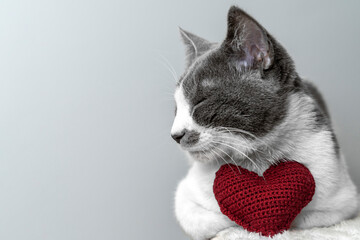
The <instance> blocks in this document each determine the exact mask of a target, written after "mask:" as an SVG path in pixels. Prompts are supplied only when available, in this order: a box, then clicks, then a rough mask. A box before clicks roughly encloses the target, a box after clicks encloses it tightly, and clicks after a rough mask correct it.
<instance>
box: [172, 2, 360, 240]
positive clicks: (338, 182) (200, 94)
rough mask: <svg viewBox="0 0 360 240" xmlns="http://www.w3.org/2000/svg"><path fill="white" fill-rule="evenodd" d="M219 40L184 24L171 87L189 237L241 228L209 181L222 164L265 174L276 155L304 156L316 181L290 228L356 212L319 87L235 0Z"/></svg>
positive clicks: (222, 238) (235, 232)
mask: <svg viewBox="0 0 360 240" xmlns="http://www.w3.org/2000/svg"><path fill="white" fill-rule="evenodd" d="M227 28H228V29H227V34H226V38H225V40H224V41H223V42H222V43H221V44H218V43H211V42H209V41H207V40H205V39H203V38H201V37H198V36H196V35H194V34H192V33H189V32H187V31H185V30H183V29H181V28H180V34H181V37H182V39H183V42H184V44H185V47H186V52H187V61H186V62H187V64H186V71H185V73H184V74H183V75H182V76H181V77H180V78H179V80H178V82H177V84H176V90H175V94H174V97H175V102H176V108H175V119H174V122H173V126H172V128H171V136H172V138H173V139H174V140H175V141H176V142H177V143H179V144H180V146H181V148H182V149H183V150H184V151H185V152H186V154H187V155H188V157H189V159H190V162H191V167H190V170H189V172H188V174H187V176H186V177H185V178H184V179H183V180H182V181H181V182H180V183H179V185H178V187H177V190H176V194H175V215H176V218H177V220H178V222H179V223H180V225H181V227H182V228H183V230H184V231H185V233H186V234H187V235H188V236H189V237H190V238H191V239H194V240H205V239H216V240H235V239H239V236H240V235H241V234H242V233H243V232H244V231H245V230H244V229H243V228H242V227H240V226H238V225H237V224H236V223H234V222H232V221H231V220H230V219H229V218H228V217H226V216H225V215H223V214H222V213H221V211H220V208H219V206H218V203H217V201H216V199H215V197H214V194H213V190H212V186H213V181H214V177H215V172H216V171H217V170H218V169H219V167H220V165H222V164H226V163H234V164H237V165H239V166H241V167H243V168H246V169H248V170H250V171H253V172H256V173H257V174H258V175H260V176H261V175H262V174H263V172H264V171H265V170H266V169H267V168H269V166H270V165H272V164H276V163H277V162H278V161H279V160H280V159H290V160H293V161H297V162H299V163H301V164H303V165H305V166H306V167H307V168H308V169H309V170H310V172H311V173H312V175H313V177H314V179H315V183H316V191H315V194H314V196H313V199H312V201H311V202H310V203H309V204H308V205H307V206H306V207H305V208H304V209H303V210H302V211H301V213H300V214H299V215H298V216H297V217H296V218H295V220H294V221H293V222H292V225H291V228H300V229H303V228H311V227H321V226H329V225H332V224H335V223H338V222H340V221H341V220H344V219H348V218H351V217H353V216H354V215H355V214H356V213H357V210H358V201H357V189H356V187H355V185H354V183H353V182H352V180H351V179H350V176H349V174H348V171H347V167H346V163H345V161H344V158H343V156H342V154H341V152H340V148H339V144H338V141H337V139H336V136H335V134H334V131H333V129H332V126H331V121H330V116H329V112H328V109H327V108H326V105H325V102H324V100H323V98H322V97H321V95H320V93H319V91H318V90H317V89H316V87H315V86H314V85H313V84H312V83H310V82H308V81H306V80H303V79H301V78H300V77H299V75H298V74H297V72H296V70H295V67H294V63H293V61H292V59H291V58H290V56H289V55H288V54H287V52H286V50H285V49H284V48H283V47H282V46H281V45H280V44H279V43H278V42H277V41H276V40H275V39H274V38H273V37H272V36H271V35H270V34H269V33H268V32H267V31H266V30H265V29H264V28H263V27H262V26H261V25H260V24H259V23H258V22H257V21H256V20H254V19H253V18H252V17H251V16H250V15H248V14H247V13H245V12H244V11H243V10H241V9H240V8H238V7H236V6H233V7H231V8H230V10H229V12H228V26H227Z"/></svg>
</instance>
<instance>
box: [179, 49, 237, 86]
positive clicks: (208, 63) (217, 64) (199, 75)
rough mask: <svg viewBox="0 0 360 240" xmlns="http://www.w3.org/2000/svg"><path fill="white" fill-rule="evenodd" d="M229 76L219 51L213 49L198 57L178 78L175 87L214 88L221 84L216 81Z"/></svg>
mask: <svg viewBox="0 0 360 240" xmlns="http://www.w3.org/2000/svg"><path fill="white" fill-rule="evenodd" d="M229 74H230V71H229V69H228V67H227V66H226V61H225V59H224V57H223V56H222V54H221V51H220V50H219V49H213V50H211V51H209V52H207V53H205V54H203V55H202V56H200V57H198V58H197V59H196V61H194V63H193V64H192V65H191V66H190V67H189V68H188V69H186V71H185V72H184V74H183V75H182V76H181V77H180V79H179V81H178V84H177V85H178V86H180V85H183V86H184V87H185V88H186V89H193V88H195V87H198V86H202V87H214V86H215V85H216V84H219V83H221V82H219V81H216V80H218V79H219V78H224V77H226V76H227V75H229Z"/></svg>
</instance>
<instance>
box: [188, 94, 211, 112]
mask: <svg viewBox="0 0 360 240" xmlns="http://www.w3.org/2000/svg"><path fill="white" fill-rule="evenodd" d="M206 100H207V98H205V97H204V98H201V99H200V100H199V101H197V102H196V103H195V104H194V106H193V108H192V111H191V116H192V115H193V114H194V111H195V109H196V108H197V107H199V106H200V105H201V104H203V103H204V102H205V101H206Z"/></svg>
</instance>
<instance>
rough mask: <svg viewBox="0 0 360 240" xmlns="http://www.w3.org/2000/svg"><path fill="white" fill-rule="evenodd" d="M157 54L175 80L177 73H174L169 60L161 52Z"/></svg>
mask: <svg viewBox="0 0 360 240" xmlns="http://www.w3.org/2000/svg"><path fill="white" fill-rule="evenodd" d="M158 55H159V56H160V58H161V59H160V60H162V61H160V62H161V63H162V64H163V66H164V67H166V69H167V70H168V71H169V72H170V73H171V75H172V76H173V79H174V80H175V82H177V79H178V74H177V73H176V71H175V69H174V67H173V66H172V65H171V64H170V61H169V60H168V59H167V58H166V57H165V56H164V55H162V54H160V53H158Z"/></svg>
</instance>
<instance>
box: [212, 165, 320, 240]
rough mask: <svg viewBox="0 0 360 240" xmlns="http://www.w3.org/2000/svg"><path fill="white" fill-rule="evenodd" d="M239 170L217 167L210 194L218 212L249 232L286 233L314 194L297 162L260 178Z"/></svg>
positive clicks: (312, 183)
mask: <svg viewBox="0 0 360 240" xmlns="http://www.w3.org/2000/svg"><path fill="white" fill-rule="evenodd" d="M239 169H240V171H241V173H239V171H238V167H237V166H236V165H232V164H230V165H223V166H221V167H220V169H219V170H218V171H217V173H216V177H215V181H214V186H213V190H214V194H215V198H216V200H217V202H218V204H219V206H220V209H221V212H222V213H223V214H225V215H226V216H228V217H229V218H230V219H231V220H232V221H235V222H236V223H237V224H239V225H241V226H242V227H244V228H245V229H247V230H248V231H250V232H259V233H261V234H262V235H264V236H273V235H275V234H277V233H280V232H282V231H284V230H287V229H289V228H290V224H291V222H292V221H293V220H294V219H295V217H296V216H297V215H298V214H299V213H300V211H301V209H303V208H304V207H305V206H306V205H307V204H308V203H309V202H310V201H311V199H312V196H313V195H314V192H315V181H314V178H313V176H312V175H311V173H310V171H309V170H308V169H307V168H306V167H305V166H303V165H302V164H300V163H297V162H282V163H280V164H278V165H276V166H271V167H270V168H269V169H267V170H266V171H265V172H264V174H263V177H259V176H258V175H257V174H256V173H254V172H250V171H248V170H246V169H244V168H241V167H239Z"/></svg>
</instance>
